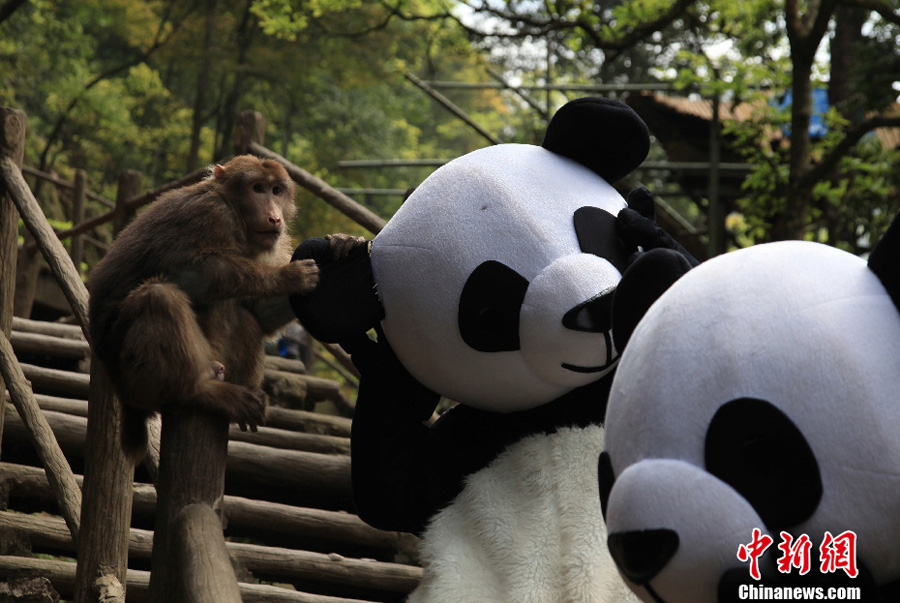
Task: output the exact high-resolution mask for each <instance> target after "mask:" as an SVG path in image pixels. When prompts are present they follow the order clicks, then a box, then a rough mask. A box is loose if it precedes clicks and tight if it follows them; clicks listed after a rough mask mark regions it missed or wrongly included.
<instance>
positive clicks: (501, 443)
mask: <svg viewBox="0 0 900 603" xmlns="http://www.w3.org/2000/svg"><path fill="white" fill-rule="evenodd" d="M648 149H649V134H648V131H647V128H646V126H645V125H644V123H643V122H642V121H641V120H640V118H639V117H638V116H637V114H636V113H634V111H633V110H631V109H630V108H629V107H627V106H626V105H624V104H622V103H619V102H617V101H612V100H608V99H595V98H584V99H578V100H576V101H572V102H570V103H568V104H567V105H565V106H564V107H562V108H561V109H560V110H559V111H558V112H557V113H556V115H555V116H554V118H553V119H552V121H551V123H550V124H549V125H548V129H547V132H546V136H545V139H544V142H543V144H542V146H534V145H525V144H502V145H497V146H493V147H488V148H484V149H481V150H478V151H475V152H472V153H469V154H468V155H465V156H463V157H460V158H457V159H455V160H453V161H451V162H449V163H447V164H446V165H444V166H443V167H441V168H440V169H438V170H436V171H435V172H434V173H433V174H432V175H431V176H430V177H428V178H427V179H426V180H425V181H424V182H423V183H422V184H421V185H420V186H419V187H418V188H417V189H416V190H415V192H414V193H413V194H412V195H411V196H410V197H409V198H408V199H407V200H406V201H405V203H404V204H403V206H402V207H401V208H400V209H399V210H398V211H397V213H396V214H395V216H394V217H393V218H392V219H391V220H390V221H389V222H388V224H387V225H386V227H385V228H384V229H383V230H382V231H381V232H380V233H379V234H378V235H377V236H376V237H375V239H374V241H372V242H371V243H368V244H367V245H365V246H362V247H358V248H357V249H355V250H354V251H353V252H351V254H350V256H349V257H348V258H346V259H345V260H340V261H331V260H329V258H328V257H327V243H326V242H324V241H323V240H321V239H314V240H310V241H307V242H305V243H303V244H302V245H301V246H300V247H299V248H298V249H297V252H296V253H295V256H294V257H295V259H298V258H306V257H313V258H315V259H317V261H318V262H319V265H320V270H321V273H320V282H319V285H318V287H317V288H316V290H315V291H313V292H312V293H310V294H308V295H306V296H303V297H295V298H293V299H292V303H293V305H294V309H295V312H296V313H297V316H298V318H299V319H300V321H301V322H302V323H303V324H304V325H305V326H306V328H307V329H308V330H309V332H310V333H311V334H312V335H313V336H315V337H317V338H318V339H320V340H324V341H331V342H338V343H340V344H341V345H342V346H343V347H344V348H345V349H346V350H347V351H348V352H349V353H350V354H351V357H352V359H353V362H354V363H355V364H356V366H357V367H358V368H359V371H360V374H361V380H360V386H359V395H358V399H357V404H356V410H355V414H354V419H353V427H352V437H351V445H352V481H353V495H354V503H355V506H356V510H357V512H358V513H359V516H360V517H361V518H362V519H363V520H364V521H366V522H368V523H369V524H371V525H373V526H375V527H378V528H381V529H385V530H393V531H406V532H411V533H414V534H418V535H420V536H421V537H422V548H421V555H422V562H423V567H424V578H423V581H422V583H421V585H420V586H419V588H418V589H417V590H416V591H415V592H414V593H413V594H412V595H411V597H410V599H409V600H410V601H412V602H416V603H432V602H435V603H437V602H444V601H447V602H452V603H464V602H471V603H490V602H509V603H527V602H531V601H533V602H543V601H547V602H555V601H566V602H569V603H604V602H610V603H612V602H619V601H627V600H629V599H630V598H631V597H632V595H631V594H630V593H629V592H628V589H627V588H626V587H625V585H624V584H623V582H622V580H621V578H620V577H619V576H618V573H617V571H616V569H615V566H614V564H613V562H612V560H611V559H610V558H609V553H608V551H607V548H606V545H605V540H606V538H605V531H604V525H603V521H602V518H601V514H600V509H599V505H598V501H597V487H598V482H597V458H598V455H599V453H600V452H601V450H602V448H603V429H602V427H601V424H602V421H603V416H604V413H605V410H606V399H607V396H608V392H609V387H610V384H611V379H612V374H613V372H614V369H615V366H616V364H617V361H618V351H617V350H616V348H615V346H614V345H613V339H612V334H611V305H612V301H613V294H614V292H615V289H616V285H617V284H618V282H619V280H620V279H621V275H622V273H623V272H624V271H625V269H626V267H627V266H628V265H629V264H630V263H632V262H633V260H634V258H635V257H637V256H638V255H639V253H638V251H639V247H640V248H641V249H650V248H657V247H662V248H667V249H674V250H675V251H671V258H672V259H671V266H669V268H673V270H674V271H675V272H679V271H686V270H687V269H688V268H690V266H691V265H693V264H695V263H696V261H695V260H694V259H693V258H691V257H690V256H689V254H687V252H685V251H684V250H683V249H682V248H681V247H680V246H679V245H678V244H677V243H675V241H674V240H673V239H672V238H671V237H669V236H668V235H667V234H666V233H665V232H663V231H662V230H661V229H659V228H658V227H657V226H656V225H655V223H654V222H653V219H652V214H653V202H652V198H651V197H650V196H649V193H648V192H647V191H646V189H638V191H637V192H635V193H633V194H632V195H629V201H628V203H627V204H626V201H625V199H623V198H622V196H621V195H620V194H619V193H618V192H616V190H615V189H614V188H613V186H612V184H614V183H615V182H617V181H618V180H620V179H621V178H622V177H624V176H625V175H626V174H628V173H629V172H631V171H632V170H633V169H635V168H636V167H637V166H638V165H639V164H640V163H641V162H642V161H643V160H644V158H645V157H646V154H647V152H648ZM629 206H630V207H629ZM372 327H374V328H375V330H376V332H377V343H376V342H375V341H372V340H371V339H370V338H369V337H367V336H366V335H365V333H366V331H367V330H369V329H370V328H372ZM442 396H444V397H447V398H449V399H451V400H453V401H455V402H458V403H459V404H458V405H457V406H455V407H453V408H452V409H451V410H449V411H448V412H446V413H444V414H443V415H442V416H441V417H440V418H439V419H438V420H437V421H436V422H434V424H431V425H429V424H427V422H428V420H429V419H430V418H431V416H432V413H433V412H434V410H435V407H436V406H437V404H438V402H439V400H440V398H441V397H442Z"/></svg>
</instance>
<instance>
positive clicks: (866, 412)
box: [599, 218, 900, 603]
mask: <svg viewBox="0 0 900 603" xmlns="http://www.w3.org/2000/svg"><path fill="white" fill-rule="evenodd" d="M653 261H654V252H649V253H647V254H645V255H644V256H643V257H641V258H640V259H639V260H637V261H636V262H635V266H634V268H635V269H637V268H639V264H644V263H647V264H652V263H653ZM636 272H637V270H635V273H636ZM629 278H630V274H628V275H626V276H625V277H624V278H623V280H622V282H621V284H620V287H619V293H618V295H619V296H620V299H619V301H623V303H627V302H625V301H624V300H625V299H632V300H639V299H640V298H641V297H642V296H643V293H642V292H641V287H640V286H636V287H632V286H631V283H629V282H628V280H629ZM636 305H647V304H646V301H636ZM898 309H900V218H895V220H894V223H893V224H892V226H891V227H890V229H889V230H888V232H887V234H886V235H885V237H884V238H883V239H882V240H881V242H880V243H879V244H878V246H876V248H875V249H874V250H873V251H872V253H871V254H870V257H869V260H868V263H867V262H866V261H864V260H862V259H860V258H858V257H856V256H854V255H851V254H849V253H846V252H844V251H840V250H838V249H835V248H832V247H828V246H825V245H821V244H817V243H811V242H800V241H791V242H780V243H769V244H764V245H758V246H755V247H751V248H747V249H743V250H739V251H735V252H732V253H729V254H726V255H724V256H719V257H717V258H715V259H712V260H709V261H707V262H705V263H704V264H702V265H701V266H699V267H698V268H696V269H694V270H692V271H690V272H689V273H688V274H686V275H685V276H684V277H682V278H681V279H680V280H678V282H676V283H675V284H674V285H673V286H672V287H671V288H670V289H669V290H668V291H666V292H665V293H664V294H663V295H662V296H661V297H660V298H659V299H658V300H657V301H656V302H655V303H654V304H653V305H652V306H651V307H650V309H649V311H648V312H647V314H646V315H645V316H644V318H643V319H642V320H641V321H640V322H639V323H638V324H637V327H636V328H634V325H633V324H631V325H629V324H624V323H623V324H620V323H619V322H618V321H615V322H614V329H616V330H617V331H616V333H617V338H616V341H617V343H621V342H620V341H619V337H618V334H619V332H621V333H623V334H624V333H630V332H631V330H632V329H633V328H634V329H633V334H632V335H631V338H630V339H629V340H628V345H627V347H626V348H625V352H624V353H623V355H622V360H621V362H620V363H619V367H618V369H617V373H616V376H615V379H614V382H613V386H612V392H611V394H610V398H609V407H608V411H607V415H606V423H605V426H606V447H607V448H606V451H604V452H603V453H602V456H601V459H600V478H599V481H600V484H601V499H602V501H603V505H604V514H605V516H606V520H607V523H608V529H609V548H610V551H611V553H612V554H613V556H614V558H615V559H616V562H617V563H618V565H619V567H620V570H621V573H622V575H623V576H624V577H626V578H627V579H628V583H629V585H630V586H631V588H632V589H633V590H634V591H635V592H636V593H637V594H638V595H639V596H640V597H641V599H642V600H644V601H648V602H649V601H656V602H664V603H713V602H716V601H718V602H723V601H737V600H740V599H747V598H766V600H771V597H773V596H774V597H777V598H788V597H787V594H793V595H794V596H793V597H792V598H797V597H796V593H797V592H798V591H797V590H796V588H797V587H800V588H802V587H807V588H812V589H813V590H805V591H804V590H801V591H799V592H800V593H801V594H803V593H806V594H807V595H809V596H808V597H807V600H812V599H815V598H818V599H827V598H829V597H830V596H831V595H840V594H841V593H842V592H843V593H844V594H845V595H848V594H850V593H851V591H846V590H844V591H840V590H838V591H829V590H828V589H829V588H844V589H845V588H859V589H860V592H861V594H862V600H864V601H876V602H877V601H883V602H888V601H900V312H898ZM633 318H634V317H632V320H633ZM754 530H759V539H758V540H759V541H763V540H765V539H766V538H771V539H772V540H771V543H770V546H769V547H768V549H765V550H764V553H763V554H762V556H761V557H759V558H758V561H759V568H760V577H759V579H758V580H755V579H753V578H752V577H751V575H750V570H751V567H752V566H751V563H749V562H748V561H749V559H750V557H749V556H748V554H747V550H748V549H747V548H746V547H748V546H749V545H751V543H752V542H753V541H754V538H753V531H754ZM826 532H827V533H828V534H830V535H831V537H832V544H831V545H829V539H828V537H827V536H826ZM847 532H853V533H854V534H855V556H854V555H853V551H854V548H853V547H852V546H851V545H850V539H849V536H847V539H846V540H843V543H844V546H845V548H844V549H842V550H838V549H835V548H834V545H833V542H834V541H836V540H837V536H838V535H839V534H846V533H847ZM782 533H786V534H788V535H789V537H790V540H787V539H785V538H784V537H783V536H782ZM803 535H806V536H808V538H809V545H810V549H809V551H808V555H809V556H808V557H807V560H808V561H809V563H810V566H811V567H810V571H809V572H808V573H804V574H801V571H802V569H803V556H802V554H800V555H799V561H798V563H797V564H796V565H795V566H793V567H787V568H785V567H784V566H782V567H779V566H778V561H779V560H780V559H781V558H782V555H783V552H784V550H782V549H779V547H780V546H782V545H783V544H784V543H786V542H788V543H790V544H788V545H787V547H788V549H789V548H790V547H791V546H796V543H797V541H798V540H801V539H802V536H803ZM741 547H744V548H743V556H741V553H740V551H742V548H741ZM838 554H841V555H846V558H845V559H843V562H842V563H841V564H840V566H843V568H844V569H842V568H841V567H840V566H839V567H838V569H837V570H836V571H833V570H835V567H834V565H833V564H834V562H835V561H836V558H837V555H838ZM851 557H855V558H854V559H851ZM787 559H788V560H791V559H792V558H791V557H787ZM793 559H794V560H797V558H796V557H795V558H793ZM851 561H852V562H853V567H852V568H851ZM823 563H825V565H824V569H825V571H824V572H823V571H821V569H822V564H823ZM785 569H789V570H790V571H784V570H785ZM851 569H852V570H853V571H851ZM854 571H855V572H858V574H857V575H855V577H851V576H852V575H853V572H854ZM751 586H752V587H754V588H757V589H760V588H761V587H766V588H771V590H768V591H767V590H754V591H751V590H750V587H751ZM819 589H822V590H819ZM853 592H855V591H853ZM752 593H756V594H758V595H761V596H759V597H749V595H750V594H752ZM742 594H743V595H745V596H741V595H742ZM834 598H836V597H834ZM847 598H853V597H850V596H848V597H847Z"/></svg>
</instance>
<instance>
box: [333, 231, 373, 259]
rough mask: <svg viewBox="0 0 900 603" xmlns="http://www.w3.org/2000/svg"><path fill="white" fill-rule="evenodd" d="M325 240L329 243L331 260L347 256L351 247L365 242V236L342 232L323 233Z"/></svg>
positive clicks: (353, 247) (351, 249)
mask: <svg viewBox="0 0 900 603" xmlns="http://www.w3.org/2000/svg"><path fill="white" fill-rule="evenodd" d="M325 240H326V241H328V243H329V248H330V250H331V259H332V260H340V259H343V258H345V257H347V256H348V255H350V252H351V251H353V249H355V248H356V247H359V246H360V245H362V244H363V243H365V242H366V239H365V237H354V236H353V235H348V234H343V233H337V234H329V235H325Z"/></svg>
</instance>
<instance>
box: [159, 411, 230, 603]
mask: <svg viewBox="0 0 900 603" xmlns="http://www.w3.org/2000/svg"><path fill="white" fill-rule="evenodd" d="M227 454H228V419H227V418H225V417H224V416H221V415H218V414H214V413H210V412H207V411H202V410H197V409H193V408H183V409H179V408H177V407H175V408H172V407H170V408H168V409H166V410H164V411H163V418H162V441H161V446H160V461H159V488H158V491H159V496H158V497H157V508H156V524H155V526H154V530H153V534H154V536H153V559H152V563H151V565H152V568H153V569H152V572H151V574H150V598H151V601H153V603H166V602H167V601H184V602H185V603H199V602H201V601H202V602H207V601H208V602H209V603H214V602H216V601H240V594H239V592H238V590H237V580H236V579H235V578H234V570H233V568H232V567H231V566H230V565H227V567H226V566H225V564H223V563H222V559H223V556H224V559H228V553H227V551H225V548H224V547H225V540H224V538H223V537H222V524H221V518H222V503H223V497H224V492H225V461H226V457H227ZM197 505H201V506H205V507H206V508H207V510H208V512H206V513H198V512H197V511H196V510H195V511H190V512H187V511H186V510H187V509H188V508H189V507H195V508H196V506H197ZM186 513H187V514H186ZM185 514H186V515H185ZM212 514H214V515H215V516H218V519H219V523H218V531H217V533H216V531H215V530H211V529H210V521H209V520H210V517H211V516H212ZM198 524H202V525H198ZM198 538H200V540H198ZM188 543H190V544H191V549H190V550H186V549H185V547H186V546H187V544H188ZM188 568H190V569H188ZM201 570H202V571H204V572H206V574H205V575H196V572H199V571H201ZM189 572H194V573H195V575H193V576H189V575H187V574H188V573H189ZM211 574H212V575H211ZM192 581H193V582H194V583H203V584H212V583H216V584H217V585H218V588H217V589H216V590H213V591H210V592H209V593H208V596H207V597H199V598H191V599H187V598H185V595H186V591H185V589H189V590H191V591H192V592H193V593H194V594H195V595H197V594H198V593H197V592H196V590H193V589H190V588H189V587H188V584H189V583H190V582H192ZM198 596H199V595H198Z"/></svg>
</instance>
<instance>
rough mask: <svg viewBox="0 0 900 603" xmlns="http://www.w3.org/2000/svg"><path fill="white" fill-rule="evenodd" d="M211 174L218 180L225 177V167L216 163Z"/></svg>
mask: <svg viewBox="0 0 900 603" xmlns="http://www.w3.org/2000/svg"><path fill="white" fill-rule="evenodd" d="M213 175H214V176H215V178H216V180H218V179H219V178H224V177H225V168H224V167H222V166H221V165H219V164H216V167H215V171H214V172H213Z"/></svg>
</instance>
